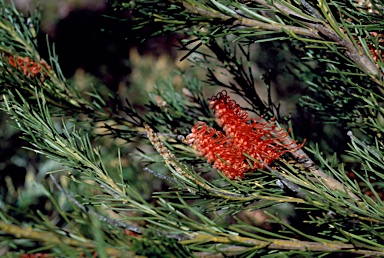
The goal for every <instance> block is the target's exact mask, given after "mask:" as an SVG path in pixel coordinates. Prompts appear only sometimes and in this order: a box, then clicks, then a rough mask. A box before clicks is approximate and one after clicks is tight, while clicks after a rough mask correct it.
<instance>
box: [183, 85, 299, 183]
mask: <svg viewBox="0 0 384 258" xmlns="http://www.w3.org/2000/svg"><path fill="white" fill-rule="evenodd" d="M209 101H210V108H211V109H213V111H214V114H215V117H216V122H217V124H218V125H219V126H221V127H222V128H223V131H224V132H225V135H224V133H222V132H218V131H216V130H215V129H213V128H211V127H209V126H208V125H207V124H205V123H203V122H197V123H196V124H195V125H194V126H193V128H192V132H191V133H190V134H189V135H188V136H187V141H188V143H189V144H193V145H194V146H195V147H196V149H197V150H198V151H199V153H198V155H199V156H204V157H205V158H206V159H207V161H208V162H210V163H213V164H214V165H213V167H215V168H217V169H220V170H221V171H222V172H223V173H224V174H225V175H226V176H227V177H228V178H230V179H234V178H236V177H238V178H242V177H243V176H244V174H245V172H247V171H251V170H254V169H262V168H265V164H267V165H270V164H271V163H272V162H273V161H274V160H276V159H278V158H279V157H280V156H281V155H282V154H284V153H286V152H289V151H293V150H295V149H298V148H301V147H302V146H303V144H300V145H297V146H295V147H293V146H292V144H289V145H287V144H284V143H283V141H284V139H285V138H286V137H288V133H287V132H285V131H283V130H281V129H278V128H277V126H276V124H275V123H274V122H273V121H271V122H267V121H265V120H264V119H263V118H262V117H261V118H250V117H249V116H248V113H247V112H246V111H245V110H244V109H242V108H241V107H240V106H239V105H238V104H237V103H236V102H235V101H234V100H231V99H230V97H229V96H228V95H227V92H226V91H222V92H220V93H218V94H217V95H215V96H213V97H212V98H211V99H209ZM293 143H295V142H293ZM248 157H250V158H248Z"/></svg>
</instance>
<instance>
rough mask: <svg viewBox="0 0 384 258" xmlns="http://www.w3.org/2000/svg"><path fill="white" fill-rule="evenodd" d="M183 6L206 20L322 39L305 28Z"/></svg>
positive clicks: (192, 6) (187, 4) (189, 5)
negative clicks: (211, 19) (216, 20)
mask: <svg viewBox="0 0 384 258" xmlns="http://www.w3.org/2000/svg"><path fill="white" fill-rule="evenodd" d="M181 2H182V4H183V6H184V7H185V8H186V9H187V10H189V11H190V12H192V13H195V14H198V15H200V16H204V17H208V18H218V19H221V20H223V21H227V20H230V19H233V18H235V19H236V20H235V21H234V22H233V25H240V26H246V27H252V28H254V29H262V30H267V31H279V32H283V31H284V30H287V31H292V32H294V33H295V34H298V35H302V36H307V37H311V38H316V39H322V37H320V36H319V35H318V34H316V31H313V30H310V29H306V28H301V27H297V26H290V25H283V24H279V23H274V24H268V23H265V22H261V21H257V20H253V19H249V18H245V17H243V16H241V15H238V14H234V15H232V16H229V15H225V14H223V13H219V12H216V11H215V10H211V11H210V10H207V9H204V8H201V7H198V6H195V5H192V4H189V3H186V2H184V1H181Z"/></svg>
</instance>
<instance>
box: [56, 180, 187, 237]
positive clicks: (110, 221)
mask: <svg viewBox="0 0 384 258" xmlns="http://www.w3.org/2000/svg"><path fill="white" fill-rule="evenodd" d="M49 176H50V177H51V179H52V181H53V183H54V184H55V186H56V188H57V189H59V190H60V192H62V193H63V194H64V195H65V196H66V197H67V198H68V199H69V200H71V201H72V202H73V203H74V204H75V205H76V206H77V207H79V208H80V209H81V210H82V211H83V212H84V213H88V214H90V215H92V216H95V217H97V218H98V219H99V220H100V221H103V222H106V223H108V224H110V225H113V226H116V227H120V228H124V229H127V230H129V231H132V232H135V233H138V234H141V233H142V229H141V228H139V227H136V226H133V225H129V224H126V223H123V222H121V221H118V220H114V219H110V218H107V217H105V216H103V215H100V214H98V213H96V212H94V211H92V210H89V209H88V208H87V207H85V206H84V205H82V204H81V203H79V202H78V201H77V200H76V199H75V198H73V197H72V196H71V195H70V194H69V193H68V192H67V191H65V190H64V189H63V188H62V187H61V185H60V184H59V183H58V182H57V181H56V179H55V178H54V176H53V175H52V174H50V175H49ZM156 233H157V234H158V235H159V236H163V235H164V236H167V237H169V238H174V239H177V240H185V239H189V238H190V236H188V235H186V234H175V233H168V232H163V231H160V230H156Z"/></svg>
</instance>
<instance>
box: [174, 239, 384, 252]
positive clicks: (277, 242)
mask: <svg viewBox="0 0 384 258" xmlns="http://www.w3.org/2000/svg"><path fill="white" fill-rule="evenodd" d="M199 242H214V243H217V244H218V243H221V244H230V243H244V244H247V246H248V248H251V249H252V250H254V249H255V247H257V248H259V249H269V250H298V251H312V252H319V251H320V252H349V253H356V254H367V255H371V256H373V255H375V256H383V255H384V251H382V252H381V251H372V250H362V249H355V246H354V245H352V244H346V243H342V242H337V241H334V242H323V243H320V242H311V241H299V240H283V239H268V240H258V239H253V238H248V237H241V236H233V235H231V236H212V235H207V234H200V235H197V236H196V237H195V238H193V239H190V240H185V241H180V242H179V243H181V244H193V243H199ZM246 249H247V247H243V246H239V245H231V246H227V247H225V248H220V247H219V246H218V247H217V249H215V250H216V251H217V252H221V253H223V254H225V255H226V256H227V255H229V256H230V255H231V254H233V253H236V252H238V251H245V250H246ZM194 254H195V255H196V256H198V257H223V256H220V255H219V256H210V255H208V254H207V253H206V252H202V253H194ZM216 254H217V253H216ZM203 255H207V256H203ZM226 256H225V257H226Z"/></svg>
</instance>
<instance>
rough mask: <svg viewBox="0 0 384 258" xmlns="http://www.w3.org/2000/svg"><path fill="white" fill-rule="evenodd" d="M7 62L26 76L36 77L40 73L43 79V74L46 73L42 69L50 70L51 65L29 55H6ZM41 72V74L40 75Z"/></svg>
mask: <svg viewBox="0 0 384 258" xmlns="http://www.w3.org/2000/svg"><path fill="white" fill-rule="evenodd" d="M6 58H7V60H8V63H9V64H10V65H11V66H13V67H14V68H16V69H18V70H20V71H22V72H23V73H24V75H25V76H27V77H36V76H38V75H40V76H41V77H40V79H41V80H42V81H44V76H43V75H47V74H46V73H45V71H44V69H45V70H51V67H50V66H49V65H48V64H47V62H45V61H44V60H42V61H40V62H36V61H34V60H32V59H31V58H29V57H21V56H13V55H7V56H6ZM42 73H43V75H42Z"/></svg>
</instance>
